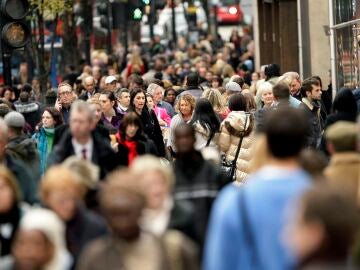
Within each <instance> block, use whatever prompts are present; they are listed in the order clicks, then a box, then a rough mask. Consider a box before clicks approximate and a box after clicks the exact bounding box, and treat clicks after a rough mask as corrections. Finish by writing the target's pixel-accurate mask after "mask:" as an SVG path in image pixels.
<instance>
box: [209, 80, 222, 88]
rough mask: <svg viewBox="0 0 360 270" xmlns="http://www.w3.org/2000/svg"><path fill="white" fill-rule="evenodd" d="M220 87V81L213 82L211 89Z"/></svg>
mask: <svg viewBox="0 0 360 270" xmlns="http://www.w3.org/2000/svg"><path fill="white" fill-rule="evenodd" d="M219 86H220V84H219V81H218V80H212V81H211V87H212V88H218V87H219Z"/></svg>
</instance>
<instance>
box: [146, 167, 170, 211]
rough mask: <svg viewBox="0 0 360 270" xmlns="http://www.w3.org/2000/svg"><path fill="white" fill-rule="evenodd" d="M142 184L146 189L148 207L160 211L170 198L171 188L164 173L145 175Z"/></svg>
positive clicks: (156, 172) (152, 172) (153, 172)
mask: <svg viewBox="0 0 360 270" xmlns="http://www.w3.org/2000/svg"><path fill="white" fill-rule="evenodd" d="M141 183H142V185H143V186H144V188H145V192H146V200H147V207H148V208H151V209H160V208H161V207H162V206H163V204H164V202H165V199H166V198H167V196H169V187H168V185H167V182H166V179H165V178H164V176H163V175H162V173H160V172H158V171H150V172H147V173H145V174H144V175H143V177H142V179H141Z"/></svg>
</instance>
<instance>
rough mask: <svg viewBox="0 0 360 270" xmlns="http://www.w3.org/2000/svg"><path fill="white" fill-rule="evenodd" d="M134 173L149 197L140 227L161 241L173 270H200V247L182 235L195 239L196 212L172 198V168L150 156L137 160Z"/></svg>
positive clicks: (147, 197) (188, 204)
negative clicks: (194, 218) (193, 217)
mask: <svg viewBox="0 0 360 270" xmlns="http://www.w3.org/2000/svg"><path fill="white" fill-rule="evenodd" d="M131 171H133V172H134V173H135V174H137V176H138V179H139V181H140V184H141V185H142V188H143V190H144V192H145V195H146V206H145V209H144V211H143V217H142V219H141V226H142V228H144V229H146V230H147V231H149V232H151V233H153V234H155V235H157V236H159V237H161V238H162V240H163V241H164V244H165V247H166V251H167V255H168V257H169V259H170V260H169V263H170V267H171V268H170V269H173V270H175V269H179V270H181V269H182V270H191V269H194V270H195V269H199V267H200V265H199V254H198V250H197V247H196V245H195V244H194V243H193V242H192V241H191V240H190V239H189V238H187V237H186V236H185V235H184V234H183V233H185V234H187V235H188V236H190V237H193V236H194V223H193V222H192V216H193V214H194V212H193V209H192V206H191V204H190V203H187V202H179V201H174V199H173V198H172V195H171V191H172V187H173V184H174V175H173V173H172V170H171V166H170V164H165V163H162V162H161V160H160V159H159V158H156V157H152V156H149V155H147V156H143V157H139V158H137V159H135V161H134V163H133V164H132V166H131Z"/></svg>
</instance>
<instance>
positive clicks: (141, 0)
mask: <svg viewBox="0 0 360 270" xmlns="http://www.w3.org/2000/svg"><path fill="white" fill-rule="evenodd" d="M147 1H148V2H149V3H150V0H129V11H130V20H133V21H141V19H142V16H143V14H144V8H145V5H146V4H145V2H147Z"/></svg>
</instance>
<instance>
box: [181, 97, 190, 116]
mask: <svg viewBox="0 0 360 270" xmlns="http://www.w3.org/2000/svg"><path fill="white" fill-rule="evenodd" d="M180 112H181V114H182V115H187V116H188V115H191V114H192V110H191V105H190V103H189V102H187V101H185V100H181V101H180Z"/></svg>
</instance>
